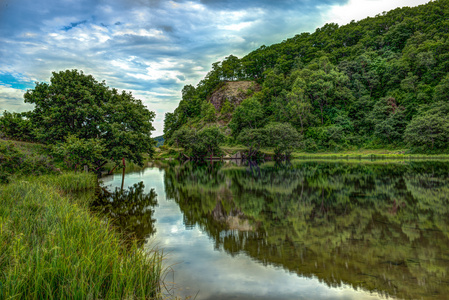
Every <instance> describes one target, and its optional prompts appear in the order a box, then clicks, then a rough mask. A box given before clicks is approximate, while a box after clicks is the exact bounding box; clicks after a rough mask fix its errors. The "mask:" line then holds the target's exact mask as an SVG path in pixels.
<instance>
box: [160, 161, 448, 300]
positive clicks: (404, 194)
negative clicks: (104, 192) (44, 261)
mask: <svg viewBox="0 0 449 300" xmlns="http://www.w3.org/2000/svg"><path fill="white" fill-rule="evenodd" d="M448 170H449V166H448V164H447V163H436V162H419V163H418V162H416V163H415V162H410V163H407V164H354V163H352V164H346V163H315V162H307V163H296V164H293V165H284V166H281V165H276V164H265V165H263V166H260V167H254V166H250V167H246V168H233V167H230V168H225V167H223V168H220V167H219V165H215V166H214V167H211V166H207V165H203V166H194V165H184V166H182V167H174V168H167V169H166V170H165V178H164V179H165V180H164V182H165V190H166V193H167V198H172V199H174V200H175V201H176V202H177V203H178V205H179V207H180V208H181V210H182V212H183V214H184V218H185V223H186V224H187V225H188V226H193V225H195V224H198V225H199V226H200V227H201V228H202V229H203V230H204V231H206V232H207V233H208V235H209V236H211V237H212V238H213V240H214V242H215V247H216V249H224V250H225V251H226V252H228V253H229V254H231V255H236V254H238V253H242V252H243V253H245V254H247V255H249V256H250V257H252V258H253V259H256V260H258V261H260V262H261V263H263V264H272V265H276V266H281V267H283V268H285V269H287V270H288V271H291V272H295V273H297V274H298V275H302V276H307V277H314V276H316V277H318V278H319V279H320V280H321V281H323V282H325V283H327V284H328V285H329V286H339V285H341V284H344V283H345V284H350V285H351V286H352V287H354V288H362V289H364V290H369V291H375V292H378V293H381V294H384V295H386V296H396V297H400V298H414V299H415V298H421V297H422V298H432V299H435V298H441V299H444V298H446V296H447V294H448V292H449V277H448V274H447V271H448V267H449V249H448V248H449V240H448V237H449V235H448V233H449V231H448V220H449V219H448V217H449V215H448V210H449V201H448V195H449V194H448V192H449V191H448V187H449V184H448V179H447V178H448Z"/></svg>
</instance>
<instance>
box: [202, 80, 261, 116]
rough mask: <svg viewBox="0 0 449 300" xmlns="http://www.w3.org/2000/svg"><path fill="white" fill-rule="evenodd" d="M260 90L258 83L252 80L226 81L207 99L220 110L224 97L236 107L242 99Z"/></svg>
mask: <svg viewBox="0 0 449 300" xmlns="http://www.w3.org/2000/svg"><path fill="white" fill-rule="evenodd" d="M260 90H261V87H260V85H259V84H257V83H256V82H254V81H227V82H225V83H224V84H223V86H222V87H220V88H219V89H217V90H216V91H215V92H213V93H212V95H210V97H209V99H208V100H209V102H210V103H212V104H213V105H214V107H215V110H217V111H220V110H221V107H222V106H223V103H224V102H225V101H226V99H227V100H228V101H229V103H230V104H231V105H232V106H234V107H236V106H238V105H239V104H240V103H241V102H242V101H243V100H245V99H246V98H248V97H250V96H252V95H253V94H254V93H255V92H258V91H260Z"/></svg>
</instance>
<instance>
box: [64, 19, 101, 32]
mask: <svg viewBox="0 0 449 300" xmlns="http://www.w3.org/2000/svg"><path fill="white" fill-rule="evenodd" d="M86 23H87V20H83V21H79V22H74V23H70V25H69V26H64V27H62V30H64V31H69V30H70V29H72V28H75V27H76V26H78V25H81V24H86ZM101 24H103V23H101Z"/></svg>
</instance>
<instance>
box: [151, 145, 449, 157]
mask: <svg viewBox="0 0 449 300" xmlns="http://www.w3.org/2000/svg"><path fill="white" fill-rule="evenodd" d="M220 148H221V151H222V153H223V155H222V156H220V157H215V159H221V158H231V157H233V156H239V155H238V153H243V152H244V151H245V150H246V148H245V147H243V146H234V147H230V146H222V147H220ZM182 151H183V149H182V148H171V147H170V148H168V147H165V148H164V147H163V148H161V149H159V150H158V151H156V155H155V159H156V160H157V159H162V160H164V159H167V158H170V159H171V158H177V157H179V155H180V153H182ZM260 152H261V153H262V154H263V155H264V156H266V157H273V156H274V151H273V150H272V149H261V150H260ZM291 158H292V159H449V154H442V153H440V154H424V153H411V152H410V150H409V149H357V150H345V151H338V152H324V151H323V152H304V151H301V150H295V151H293V152H292V153H291Z"/></svg>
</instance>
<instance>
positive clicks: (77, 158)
mask: <svg viewBox="0 0 449 300" xmlns="http://www.w3.org/2000/svg"><path fill="white" fill-rule="evenodd" d="M105 152H106V149H105V147H104V146H103V142H102V141H101V140H99V139H79V138H77V137H76V136H75V135H69V136H68V137H67V138H66V140H65V142H64V143H59V144H57V145H56V146H54V147H53V153H54V154H56V155H57V156H59V157H61V158H62V159H63V160H64V161H65V163H66V164H67V166H68V167H69V168H74V169H75V170H76V169H77V168H78V167H82V166H84V165H87V166H88V167H89V168H90V169H92V168H93V167H95V166H96V167H98V166H100V165H101V164H102V163H103V162H104V161H105V158H104V156H103V154H104V153H105Z"/></svg>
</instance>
